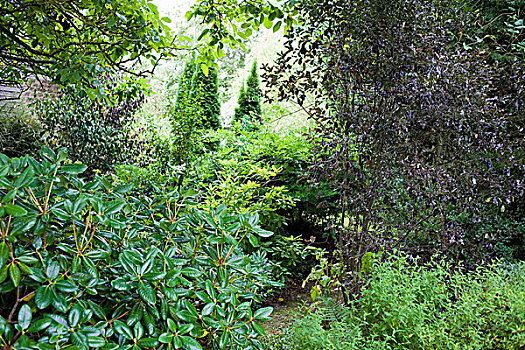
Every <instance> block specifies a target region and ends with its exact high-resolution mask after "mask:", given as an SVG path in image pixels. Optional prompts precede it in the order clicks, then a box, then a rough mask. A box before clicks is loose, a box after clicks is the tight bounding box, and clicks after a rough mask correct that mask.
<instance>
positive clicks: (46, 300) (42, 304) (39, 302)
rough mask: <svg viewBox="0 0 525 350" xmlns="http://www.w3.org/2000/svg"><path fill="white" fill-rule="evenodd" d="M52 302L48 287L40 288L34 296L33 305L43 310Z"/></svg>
mask: <svg viewBox="0 0 525 350" xmlns="http://www.w3.org/2000/svg"><path fill="white" fill-rule="evenodd" d="M52 301H53V296H52V293H51V290H50V288H49V286H40V287H39V288H38V289H37V291H36V295H35V303H36V306H37V307H38V308H39V309H45V308H46V307H48V306H49V305H50V304H51V302H52Z"/></svg>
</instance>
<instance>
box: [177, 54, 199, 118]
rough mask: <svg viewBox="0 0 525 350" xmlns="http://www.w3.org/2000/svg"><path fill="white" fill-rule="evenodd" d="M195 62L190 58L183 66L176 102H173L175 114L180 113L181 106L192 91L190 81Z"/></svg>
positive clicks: (185, 102)
mask: <svg viewBox="0 0 525 350" xmlns="http://www.w3.org/2000/svg"><path fill="white" fill-rule="evenodd" d="M195 67H196V65H195V61H194V59H193V58H192V59H191V60H189V61H188V62H186V65H185V66H184V71H183V72H182V75H181V77H180V81H179V90H178V91H177V100H176V102H175V112H176V113H178V112H181V108H183V107H182V106H185V105H186V104H187V101H188V99H189V97H190V93H191V90H192V79H193V75H194V74H195Z"/></svg>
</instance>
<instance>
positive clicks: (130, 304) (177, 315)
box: [0, 148, 275, 350]
mask: <svg viewBox="0 0 525 350" xmlns="http://www.w3.org/2000/svg"><path fill="white" fill-rule="evenodd" d="M41 156H42V158H43V159H44V160H43V161H42V162H37V161H36V160H34V159H33V158H31V157H28V156H26V157H23V158H13V159H10V158H8V157H6V156H5V155H2V154H0V199H1V204H0V344H1V345H2V347H3V348H5V349H10V348H16V349H27V348H38V349H55V348H57V347H59V348H70V349H87V348H92V347H101V348H103V349H130V348H133V349H139V348H159V349H160V348H165V347H168V348H169V347H175V348H183V349H187V350H193V349H201V348H202V347H203V346H210V347H213V348H218V349H226V348H229V349H241V348H242V349H246V348H261V343H260V342H259V340H257V337H258V335H259V334H263V330H262V328H261V326H260V325H259V324H258V323H257V322H260V321H264V320H267V319H268V318H269V315H270V313H271V312H272V309H271V308H261V309H257V307H256V303H257V302H258V301H259V298H260V297H261V295H262V292H263V290H267V289H268V288H270V287H271V286H272V285H275V283H274V282H273V278H272V276H271V271H270V270H269V264H268V261H267V260H266V258H265V257H264V255H261V254H247V253H246V251H247V248H248V247H252V246H255V245H257V243H256V242H257V240H258V238H257V237H268V236H270V235H271V234H272V233H271V232H269V231H266V230H263V229H261V228H260V226H259V224H258V215H256V214H251V213H243V214H235V213H231V212H229V211H228V210H227V208H226V207H225V206H219V207H217V208H214V209H209V208H208V209H205V210H199V209H197V208H196V207H195V205H193V199H192V198H191V197H183V196H180V195H179V194H178V193H177V192H175V191H173V192H169V193H168V192H164V191H161V192H159V193H151V194H150V195H149V196H146V195H144V194H140V193H136V192H134V191H133V189H132V186H131V185H128V184H121V185H117V186H113V185H112V184H111V183H110V181H109V180H108V179H107V178H101V177H98V176H95V178H94V180H93V181H90V182H84V181H83V180H82V179H80V178H78V174H81V173H82V172H83V171H85V170H86V168H87V167H86V166H85V165H83V164H77V163H67V161H66V158H67V155H66V153H65V150H64V149H61V150H60V151H59V152H58V153H55V152H53V151H52V150H51V149H49V148H44V149H43V150H42V152H41Z"/></svg>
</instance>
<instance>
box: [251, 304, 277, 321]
mask: <svg viewBox="0 0 525 350" xmlns="http://www.w3.org/2000/svg"><path fill="white" fill-rule="evenodd" d="M272 312H273V307H271V306H268V307H263V308H262V309H259V310H257V311H255V314H254V315H253V318H255V319H256V320H258V321H268V320H270V319H271V317H270V315H271V314H272Z"/></svg>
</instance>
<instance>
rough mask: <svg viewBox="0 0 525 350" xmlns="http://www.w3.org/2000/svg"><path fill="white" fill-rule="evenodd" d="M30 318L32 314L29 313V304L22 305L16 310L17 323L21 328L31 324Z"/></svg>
mask: <svg viewBox="0 0 525 350" xmlns="http://www.w3.org/2000/svg"><path fill="white" fill-rule="evenodd" d="M32 318H33V315H32V314H31V308H30V307H29V305H27V304H24V305H22V307H21V308H20V311H18V325H19V326H20V327H22V329H27V328H28V327H29V325H30V324H31V320H32Z"/></svg>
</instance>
